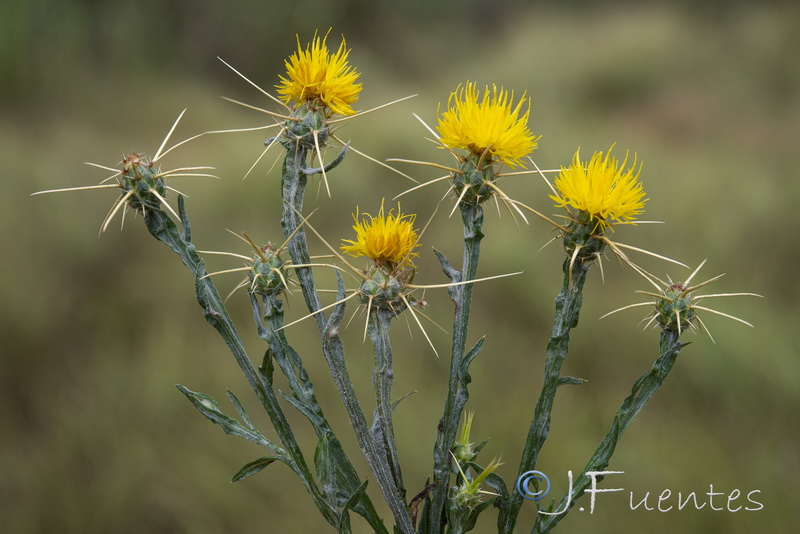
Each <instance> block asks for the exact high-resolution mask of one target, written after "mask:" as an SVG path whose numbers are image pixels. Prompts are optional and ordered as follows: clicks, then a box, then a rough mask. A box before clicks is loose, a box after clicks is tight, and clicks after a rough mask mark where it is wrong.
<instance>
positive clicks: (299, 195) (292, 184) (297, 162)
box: [281, 144, 325, 332]
mask: <svg viewBox="0 0 800 534" xmlns="http://www.w3.org/2000/svg"><path fill="white" fill-rule="evenodd" d="M307 158H308V150H307V149H306V148H305V147H304V146H303V145H302V144H297V145H295V146H291V147H290V148H288V149H287V150H286V158H285V159H284V160H283V172H282V174H281V193H282V196H283V216H282V218H281V227H282V228H283V235H284V236H285V237H286V238H287V239H288V238H289V236H290V235H292V234H294V236H293V237H292V238H291V239H290V240H289V243H288V244H287V248H288V250H289V256H290V257H291V258H292V262H294V264H295V265H307V264H309V263H311V259H310V258H309V253H308V240H307V239H306V232H305V229H303V228H302V227H301V225H302V223H303V197H304V195H305V190H306V183H307V182H308V177H307V176H308V174H310V172H309V171H310V170H311V169H307V168H306V160H307ZM295 273H296V275H297V279H298V280H299V281H300V288H301V290H302V292H303V298H304V299H305V301H306V306H307V307H308V310H309V311H310V312H312V313H313V312H316V311H318V310H319V309H320V308H322V305H321V304H320V302H319V297H318V296H317V291H316V288H315V285H314V276H313V273H312V271H311V268H310V267H299V268H297V269H295ZM314 319H315V320H316V322H317V327H318V328H319V330H320V332H321V331H322V330H323V329H324V328H325V314H324V313H323V312H319V313H317V314H315V315H314Z"/></svg>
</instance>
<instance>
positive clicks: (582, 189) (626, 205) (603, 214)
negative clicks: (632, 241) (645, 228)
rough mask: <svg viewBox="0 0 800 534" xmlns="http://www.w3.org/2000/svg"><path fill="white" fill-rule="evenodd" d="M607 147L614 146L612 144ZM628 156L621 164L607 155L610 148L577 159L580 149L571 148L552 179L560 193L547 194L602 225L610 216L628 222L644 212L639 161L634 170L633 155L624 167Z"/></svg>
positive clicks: (607, 222)
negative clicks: (569, 162)
mask: <svg viewBox="0 0 800 534" xmlns="http://www.w3.org/2000/svg"><path fill="white" fill-rule="evenodd" d="M611 148H614V147H613V145H612V147H611ZM627 162H628V156H627V154H626V155H625V159H624V160H623V161H622V163H621V164H618V161H617V159H616V158H612V157H611V149H609V150H608V152H607V153H606V154H605V156H603V153H602V152H595V153H594V154H593V155H592V158H591V159H590V160H589V162H588V163H583V162H581V160H580V149H579V150H578V151H577V152H575V157H574V158H573V160H572V165H570V166H569V167H567V168H564V167H562V168H561V173H560V174H559V175H558V178H556V180H555V187H556V189H558V192H559V195H560V196H554V195H550V198H552V199H553V200H555V201H556V206H558V207H563V206H567V205H570V206H572V207H573V208H576V209H578V210H581V211H583V212H586V213H588V214H589V215H591V216H592V218H593V219H595V220H597V221H599V222H600V224H601V225H603V226H605V225H606V224H610V222H611V220H616V221H620V222H631V221H633V220H635V219H636V215H639V214H640V213H643V212H644V203H645V202H646V200H647V199H645V198H644V191H643V190H642V184H641V182H639V174H640V173H641V172H642V167H641V165H640V166H639V170H638V171H636V158H635V156H634V161H633V165H631V168H630V169H628V170H627V171H624V170H623V169H624V167H625V165H626V163H627Z"/></svg>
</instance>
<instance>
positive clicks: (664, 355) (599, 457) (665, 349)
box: [531, 330, 686, 534]
mask: <svg viewBox="0 0 800 534" xmlns="http://www.w3.org/2000/svg"><path fill="white" fill-rule="evenodd" d="M685 345H686V344H685V343H681V342H680V336H679V335H678V333H677V332H676V331H674V330H662V331H661V338H660V340H659V357H658V359H657V360H656V361H655V362H654V363H653V367H652V368H651V369H650V370H649V371H647V372H646V373H645V374H643V375H642V376H641V377H640V378H639V380H637V381H636V383H634V385H633V388H632V389H631V394H630V395H629V396H628V398H626V399H625V400H624V401H623V402H622V405H621V406H620V407H619V410H617V414H616V416H614V422H613V423H611V428H610V429H609V431H608V433H607V434H606V436H605V437H604V438H603V441H602V442H601V443H600V445H599V446H598V447H597V450H595V453H594V455H593V456H592V458H591V459H590V460H589V462H588V463H587V464H586V467H584V468H583V471H582V472H581V474H580V475H579V476H578V478H577V482H576V483H575V484H574V485H573V486H572V488H571V489H570V491H568V492H567V494H566V495H564V497H563V498H562V499H561V502H560V504H559V505H558V507H557V508H556V509H555V510H556V511H557V512H559V513H558V514H557V515H542V514H540V515H539V516H538V518H537V520H536V524H535V525H534V527H533V530H531V533H532V534H544V533H546V532H549V531H550V530H551V529H552V528H553V527H555V526H556V525H557V524H558V522H559V521H561V520H562V519H563V518H564V516H566V515H567V513H568V512H569V511H570V510H571V509H572V507H573V506H575V502H576V501H577V500H578V499H579V498H580V497H581V496H582V495H583V492H584V491H585V490H586V488H587V487H589V485H590V484H591V480H590V478H591V477H587V476H586V473H588V472H590V471H604V470H605V469H606V467H608V464H609V462H610V461H611V456H612V455H613V454H614V450H615V449H616V447H617V443H618V442H619V439H620V437H622V433H623V432H624V431H625V429H626V428H627V427H628V425H630V424H631V422H632V421H633V419H634V418H635V417H636V416H637V415H638V414H639V412H641V411H642V409H643V408H644V407H645V405H646V404H647V401H649V400H650V398H651V397H652V396H653V395H654V394H655V392H656V391H658V389H659V388H660V387H661V385H662V384H663V383H664V380H665V379H666V378H667V375H668V374H669V372H670V370H672V366H673V365H674V364H675V360H676V359H677V357H678V354H679V353H680V351H681V349H682V348H683V347H684V346H685ZM601 479H602V477H600V476H598V477H597V480H601Z"/></svg>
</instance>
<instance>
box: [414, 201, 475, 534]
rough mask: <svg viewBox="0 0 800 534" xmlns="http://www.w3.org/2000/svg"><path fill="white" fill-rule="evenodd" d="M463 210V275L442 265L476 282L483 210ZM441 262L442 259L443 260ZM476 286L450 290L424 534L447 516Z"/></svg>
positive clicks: (455, 278) (456, 275)
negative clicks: (451, 312)
mask: <svg viewBox="0 0 800 534" xmlns="http://www.w3.org/2000/svg"><path fill="white" fill-rule="evenodd" d="M460 208H461V218H462V221H463V223H464V256H463V270H462V273H458V272H457V271H455V270H453V269H452V268H449V265H447V266H445V265H444V262H443V267H446V268H445V274H447V275H448V276H449V277H450V278H451V280H452V281H453V282H460V281H463V280H474V279H475V274H476V272H477V270H478V260H479V258H480V245H481V239H483V233H482V232H481V229H482V227H483V208H482V207H481V206H479V205H472V204H467V203H462V204H461V205H460ZM441 260H442V257H441V256H440V261H441ZM473 285H474V284H465V285H460V286H453V287H450V288H448V293H449V294H450V298H451V299H452V300H453V304H454V305H455V316H454V319H453V344H452V352H451V356H450V378H449V381H448V386H447V398H446V400H445V405H444V413H443V415H442V419H441V421H440V422H439V427H438V434H437V439H436V444H435V445H434V450H433V458H434V465H433V475H434V483H435V484H436V486H435V488H434V489H433V492H432V494H433V495H432V499H431V505H430V514H429V515H428V516H427V517H428V525H427V529H426V530H425V532H428V533H431V534H433V533H438V532H441V531H442V514H443V513H444V508H445V501H446V499H447V492H448V487H449V480H450V449H452V447H453V445H454V443H455V440H456V435H457V433H458V423H459V420H460V418H461V412H462V411H463V409H464V405H465V404H466V402H467V399H468V398H469V392H468V391H467V384H468V380H469V375H468V374H467V369H466V365H464V364H465V353H466V346H467V332H468V327H469V314H470V308H471V305H472V289H473ZM475 354H477V352H475ZM475 354H472V355H471V357H473V358H474V356H475ZM470 359H471V358H470ZM467 364H468V362H467Z"/></svg>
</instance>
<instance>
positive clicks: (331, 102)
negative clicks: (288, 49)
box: [275, 34, 361, 115]
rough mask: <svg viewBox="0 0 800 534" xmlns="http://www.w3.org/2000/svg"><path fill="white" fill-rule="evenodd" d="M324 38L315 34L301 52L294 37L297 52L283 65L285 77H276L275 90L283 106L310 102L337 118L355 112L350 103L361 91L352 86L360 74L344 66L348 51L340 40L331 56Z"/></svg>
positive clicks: (357, 85) (354, 85) (298, 41)
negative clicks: (321, 106)
mask: <svg viewBox="0 0 800 534" xmlns="http://www.w3.org/2000/svg"><path fill="white" fill-rule="evenodd" d="M327 39H328V36H327V35H326V36H325V37H324V38H322V39H320V38H319V37H317V36H316V34H315V35H314V39H313V40H312V41H311V43H310V44H309V45H308V46H307V47H306V49H305V50H303V48H302V47H301V45H300V37H298V38H297V52H296V53H294V54H292V55H291V57H289V59H288V60H286V62H285V64H286V72H287V75H288V78H284V77H283V76H280V79H281V83H280V84H279V85H276V86H275V87H277V89H278V94H279V95H280V97H281V100H283V101H284V102H286V103H287V104H288V103H289V101H290V100H294V101H295V102H298V103H299V104H302V103H305V102H312V103H317V105H324V106H327V107H328V108H330V110H331V111H333V112H334V113H337V114H339V115H352V114H353V113H355V111H354V110H353V108H352V107H351V104H353V103H354V102H355V101H356V100H358V94H359V93H360V92H361V84H360V83H356V80H357V79H358V77H359V76H360V74H359V73H358V72H356V71H355V69H353V67H351V66H349V65H348V64H347V56H348V54H350V51H349V50H347V48H346V47H345V46H346V45H345V41H344V38H342V44H341V45H339V50H337V51H336V53H335V54H331V53H330V52H329V51H328V46H327V44H326V42H325V41H326V40H327Z"/></svg>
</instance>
